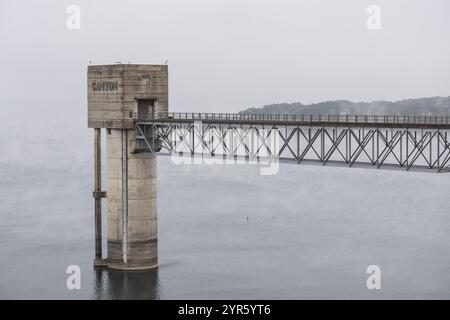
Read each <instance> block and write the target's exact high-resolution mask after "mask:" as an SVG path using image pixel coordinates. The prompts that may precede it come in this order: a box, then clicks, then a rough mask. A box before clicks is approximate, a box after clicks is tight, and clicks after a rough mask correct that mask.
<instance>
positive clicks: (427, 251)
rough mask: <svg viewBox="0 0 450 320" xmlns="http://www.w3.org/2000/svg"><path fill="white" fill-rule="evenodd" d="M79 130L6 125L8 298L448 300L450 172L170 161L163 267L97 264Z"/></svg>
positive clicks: (4, 290)
mask: <svg viewBox="0 0 450 320" xmlns="http://www.w3.org/2000/svg"><path fill="white" fill-rule="evenodd" d="M62 119H64V121H63V123H69V121H68V119H65V118H64V117H62ZM26 124H27V121H26V120H24V125H26ZM11 126H13V125H11ZM77 126H78V124H77V123H74V124H72V125H67V128H68V129H72V130H68V131H64V130H63V129H64V128H60V127H58V125H57V124H55V127H54V131H53V132H51V133H50V132H48V133H47V134H34V130H32V131H29V130H26V131H25V132H21V131H20V130H13V129H11V128H9V129H10V130H9V136H8V139H7V138H6V137H5V135H4V134H2V135H0V146H1V150H0V153H1V154H2V155H3V157H2V160H1V161H0V162H1V166H0V177H1V180H2V183H1V185H0V197H1V199H2V200H1V202H0V212H1V217H2V223H1V224H0V234H1V235H2V241H1V242H0V256H1V257H2V258H1V259H0V267H1V269H2V270H3V271H2V272H1V273H0V298H45V299H46V298H63V299H74V298H85V299H97V298H101V299H103V298H144V299H148V298H151V299H153V298H155V299H158V298H159V299H171V298H193V299H196V298H225V299H226V298H255V299H259V298H275V299H278V298H287V299H294V298H330V299H334V298H370V299H372V298H373V299H378V298H450V295H449V292H450V290H449V289H450V285H449V284H450V276H449V274H448V266H449V265H450V255H449V254H448V252H449V251H450V245H449V243H450V242H449V235H450V216H449V214H448V208H449V207H450V199H449V197H448V194H447V193H448V190H449V188H450V180H449V179H448V176H447V174H433V173H417V172H404V171H386V170H384V171H383V170H367V169H358V168H352V169H348V168H333V167H321V166H306V165H300V166H297V165H291V164H281V165H280V170H279V172H278V174H277V175H274V176H261V175H259V170H258V168H257V167H254V166H249V165H235V166H226V165H197V166H195V165H175V164H173V163H172V162H171V159H170V157H160V158H159V159H158V175H159V176H158V188H159V189H158V192H159V199H158V210H159V212H158V214H159V216H158V217H159V252H160V264H161V265H160V268H159V269H158V271H156V272H138V273H122V272H113V271H94V270H93V268H92V258H93V253H94V246H93V244H94V237H93V235H94V224H93V222H94V219H93V214H94V211H93V209H94V208H93V199H92V195H91V192H92V185H93V169H92V157H93V155H92V132H90V130H87V129H86V130H84V128H83V130H77V129H76V127H77ZM5 127H6V128H8V125H6V126H5ZM5 127H4V128H5ZM35 130H37V131H36V132H39V129H35ZM59 133H61V135H60V134H59ZM62 133H64V134H62ZM247 217H248V221H247ZM72 264H76V265H79V266H80V267H81V272H82V282H81V286H82V289H81V290H73V291H70V290H67V289H66V277H67V274H66V273H65V271H66V268H67V266H68V265H72ZM372 264H376V265H379V266H380V268H381V270H382V289H381V290H379V291H376V290H374V291H369V290H368V289H367V288H366V279H367V277H368V275H367V274H366V268H367V266H369V265H372Z"/></svg>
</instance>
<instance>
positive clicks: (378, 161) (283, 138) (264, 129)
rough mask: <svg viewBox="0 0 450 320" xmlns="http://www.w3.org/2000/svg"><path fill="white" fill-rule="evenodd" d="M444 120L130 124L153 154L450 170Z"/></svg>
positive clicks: (233, 117) (232, 119)
mask: <svg viewBox="0 0 450 320" xmlns="http://www.w3.org/2000/svg"><path fill="white" fill-rule="evenodd" d="M449 132H450V119H449V117H444V116H376V115H276V114H271V115H262V114H261V115H259V114H223V113H160V114H156V115H155V116H154V117H148V118H140V119H138V120H137V121H136V139H137V147H138V149H139V148H141V149H142V150H146V151H148V150H149V149H150V151H151V152H155V153H156V152H158V153H159V154H177V155H181V156H186V155H188V156H203V157H219V158H221V157H223V158H227V159H244V160H249V161H252V160H259V159H260V158H261V159H262V158H269V159H272V160H277V161H278V160H279V161H284V162H292V163H297V164H300V163H316V164H321V165H341V166H348V167H374V168H399V169H405V170H410V169H428V170H432V171H435V172H448V171H450V143H449V139H448V133H449Z"/></svg>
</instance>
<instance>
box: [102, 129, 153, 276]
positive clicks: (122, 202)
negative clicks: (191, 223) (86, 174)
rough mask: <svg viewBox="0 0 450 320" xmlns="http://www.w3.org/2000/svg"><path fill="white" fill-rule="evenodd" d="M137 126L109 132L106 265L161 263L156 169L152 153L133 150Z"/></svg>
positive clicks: (134, 267) (136, 266) (132, 266)
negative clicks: (134, 128)
mask: <svg viewBox="0 0 450 320" xmlns="http://www.w3.org/2000/svg"><path fill="white" fill-rule="evenodd" d="M134 136H135V133H134V130H127V129H120V130H119V129H110V130H108V135H107V139H106V140H107V166H108V180H107V181H108V186H107V211H108V219H107V220H108V237H107V238H108V254H107V256H108V257H107V266H108V267H109V268H113V269H122V270H141V269H151V268H155V267H157V265H158V237H157V171H156V170H157V169H156V156H155V155H154V154H152V153H134Z"/></svg>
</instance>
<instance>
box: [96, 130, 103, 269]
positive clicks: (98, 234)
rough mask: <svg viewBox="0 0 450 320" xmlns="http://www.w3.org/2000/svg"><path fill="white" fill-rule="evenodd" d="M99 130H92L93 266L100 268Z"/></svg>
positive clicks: (100, 186) (100, 177)
mask: <svg viewBox="0 0 450 320" xmlns="http://www.w3.org/2000/svg"><path fill="white" fill-rule="evenodd" d="M101 137H102V136H101V129H100V128H95V129H94V176H95V182H94V193H93V195H94V199H95V259H94V266H102V265H104V264H103V261H102V157H101V145H102V139H101Z"/></svg>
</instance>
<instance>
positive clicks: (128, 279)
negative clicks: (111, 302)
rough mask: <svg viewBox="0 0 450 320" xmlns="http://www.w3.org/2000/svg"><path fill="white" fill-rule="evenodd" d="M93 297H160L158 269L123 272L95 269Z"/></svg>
mask: <svg viewBox="0 0 450 320" xmlns="http://www.w3.org/2000/svg"><path fill="white" fill-rule="evenodd" d="M94 272H95V293H94V294H95V297H94V298H95V299H99V300H102V299H118V300H120V299H137V300H157V299H160V287H159V278H158V269H154V270H145V271H132V272H124V271H119V270H112V269H96V270H94Z"/></svg>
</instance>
